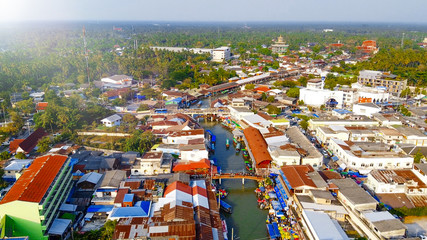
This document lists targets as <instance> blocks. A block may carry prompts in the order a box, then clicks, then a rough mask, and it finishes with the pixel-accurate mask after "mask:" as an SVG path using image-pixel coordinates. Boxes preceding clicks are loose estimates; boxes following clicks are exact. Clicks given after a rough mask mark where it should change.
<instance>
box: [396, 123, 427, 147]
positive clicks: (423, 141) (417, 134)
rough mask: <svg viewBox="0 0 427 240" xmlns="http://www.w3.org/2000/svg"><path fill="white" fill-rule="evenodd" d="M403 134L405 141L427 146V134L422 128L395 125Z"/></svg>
mask: <svg viewBox="0 0 427 240" xmlns="http://www.w3.org/2000/svg"><path fill="white" fill-rule="evenodd" d="M395 129H396V130H397V131H399V132H400V133H401V134H402V135H403V140H402V142H403V143H408V144H413V145H415V146H427V135H425V134H424V133H422V132H421V131H420V130H418V129H415V128H411V127H403V126H401V127H400V126H399V127H395Z"/></svg>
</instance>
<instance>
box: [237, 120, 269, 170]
mask: <svg viewBox="0 0 427 240" xmlns="http://www.w3.org/2000/svg"><path fill="white" fill-rule="evenodd" d="M243 134H244V139H245V143H246V146H247V148H248V152H249V154H250V156H251V159H252V161H253V162H254V166H255V168H256V171H257V172H258V173H261V174H262V173H266V172H264V171H265V170H268V168H269V167H270V163H271V161H272V160H273V159H272V158H271V156H270V153H269V152H268V149H267V148H268V145H267V142H266V141H265V139H264V137H263V136H262V134H261V132H260V131H259V130H258V129H256V128H254V127H248V128H245V130H243Z"/></svg>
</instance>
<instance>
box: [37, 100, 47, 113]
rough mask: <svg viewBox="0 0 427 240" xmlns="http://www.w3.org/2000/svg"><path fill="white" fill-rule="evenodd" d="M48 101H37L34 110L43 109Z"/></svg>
mask: <svg viewBox="0 0 427 240" xmlns="http://www.w3.org/2000/svg"><path fill="white" fill-rule="evenodd" d="M47 105H48V103H47V102H38V103H37V105H36V110H37V111H40V110H45V109H46V108H47Z"/></svg>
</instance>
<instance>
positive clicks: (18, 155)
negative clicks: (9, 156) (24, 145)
mask: <svg viewBox="0 0 427 240" xmlns="http://www.w3.org/2000/svg"><path fill="white" fill-rule="evenodd" d="M15 158H17V159H26V158H27V156H25V154H24V153H23V152H19V153H17V154H16V155H15Z"/></svg>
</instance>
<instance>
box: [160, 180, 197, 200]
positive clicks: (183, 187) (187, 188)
mask: <svg viewBox="0 0 427 240" xmlns="http://www.w3.org/2000/svg"><path fill="white" fill-rule="evenodd" d="M174 190H179V191H181V192H185V193H188V194H190V195H191V187H190V186H188V185H187V184H185V183H182V182H180V181H175V182H173V183H172V184H169V186H167V187H166V189H165V192H164V194H163V196H166V195H168V194H169V193H170V192H172V191H174Z"/></svg>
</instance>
